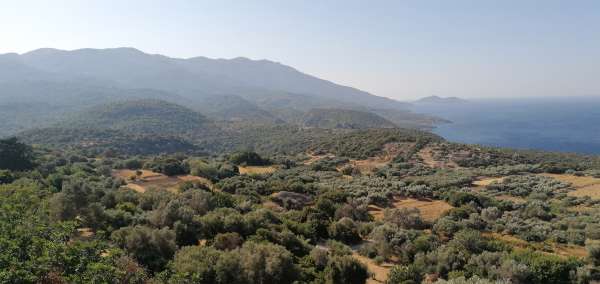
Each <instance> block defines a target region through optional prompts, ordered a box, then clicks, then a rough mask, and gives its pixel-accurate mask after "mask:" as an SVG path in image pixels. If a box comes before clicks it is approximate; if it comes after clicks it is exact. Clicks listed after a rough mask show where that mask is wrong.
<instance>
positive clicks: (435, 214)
mask: <svg viewBox="0 0 600 284" xmlns="http://www.w3.org/2000/svg"><path fill="white" fill-rule="evenodd" d="M393 207H394V208H417V209H419V212H420V214H421V218H423V220H425V221H435V220H437V219H438V218H439V217H441V216H442V215H443V214H444V213H446V211H448V210H450V209H452V208H454V207H452V206H451V205H450V204H448V203H446V202H445V201H442V200H431V199H414V198H394V206H393ZM384 210H385V208H381V207H378V206H375V205H369V212H370V213H371V215H372V216H373V218H375V220H381V219H383V212H384Z"/></svg>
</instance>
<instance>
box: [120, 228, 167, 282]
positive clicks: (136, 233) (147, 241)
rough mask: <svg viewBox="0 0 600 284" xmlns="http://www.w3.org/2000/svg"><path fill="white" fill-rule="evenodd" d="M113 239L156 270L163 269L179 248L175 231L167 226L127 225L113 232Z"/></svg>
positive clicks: (144, 263)
mask: <svg viewBox="0 0 600 284" xmlns="http://www.w3.org/2000/svg"><path fill="white" fill-rule="evenodd" d="M111 239H112V240H113V241H114V242H115V243H116V244H117V245H119V246H120V247H121V248H123V249H124V250H125V251H127V252H128V253H130V254H131V255H132V256H133V257H134V258H135V259H136V260H137V261H139V262H140V263H141V264H142V265H144V266H146V267H147V268H148V269H149V270H150V271H154V272H158V271H161V270H162V269H163V268H164V267H165V265H166V264H167V262H169V260H170V259H171V257H173V255H174V254H175V251H176V250H177V246H176V244H175V232H173V231H172V230H169V229H166V228H164V229H160V230H158V229H152V228H149V227H146V226H135V227H125V228H121V229H119V230H117V231H115V232H113V233H112V236H111Z"/></svg>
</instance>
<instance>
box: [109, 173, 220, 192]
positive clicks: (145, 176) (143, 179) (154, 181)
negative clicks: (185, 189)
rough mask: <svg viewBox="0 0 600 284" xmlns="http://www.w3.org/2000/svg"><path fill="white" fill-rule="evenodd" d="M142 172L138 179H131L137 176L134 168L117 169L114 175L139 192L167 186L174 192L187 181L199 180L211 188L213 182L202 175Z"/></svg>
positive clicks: (166, 187)
mask: <svg viewBox="0 0 600 284" xmlns="http://www.w3.org/2000/svg"><path fill="white" fill-rule="evenodd" d="M141 172H142V174H141V175H139V176H137V178H136V179H131V177H132V176H136V171H133V170H117V171H114V172H113V176H114V177H118V178H121V179H123V180H124V181H125V182H127V185H126V186H127V187H128V188H131V189H133V190H135V191H137V192H145V191H146V190H148V189H150V188H165V189H168V190H170V191H173V192H177V191H178V190H179V185H180V184H182V183H184V182H186V181H199V182H202V183H204V184H206V185H208V186H209V187H210V188H212V183H211V182H210V181H209V180H207V179H205V178H201V177H197V176H190V175H183V176H172V177H170V176H166V175H163V174H160V173H155V172H152V171H147V170H142V171H141Z"/></svg>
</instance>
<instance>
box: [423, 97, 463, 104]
mask: <svg viewBox="0 0 600 284" xmlns="http://www.w3.org/2000/svg"><path fill="white" fill-rule="evenodd" d="M466 102H467V100H464V99H461V98H457V97H446V98H443V97H438V96H429V97H424V98H421V99H418V100H416V101H414V102H413V103H415V104H456V103H466Z"/></svg>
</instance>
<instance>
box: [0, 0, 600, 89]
mask: <svg viewBox="0 0 600 284" xmlns="http://www.w3.org/2000/svg"><path fill="white" fill-rule="evenodd" d="M0 7H2V8H1V9H0V53H9V52H17V53H24V52H27V51H31V50H34V49H37V48H42V47H53V48H59V49H68V50H71V49H78V48H86V47H93V48H110V47H124V46H125V47H135V48H138V49H140V50H142V51H144V52H147V53H159V54H164V55H167V56H171V57H184V58H185V57H194V56H206V57H211V58H234V57H239V56H244V57H248V58H251V59H269V60H273V61H277V62H281V63H283V64H286V65H290V66H292V67H294V68H296V69H298V70H300V71H302V72H305V73H308V74H311V75H314V76H317V77H320V78H324V79H327V80H331V81H334V82H336V83H339V84H343V85H348V86H352V87H356V88H359V89H362V90H365V91H368V92H371V93H373V94H376V95H380V96H387V97H391V98H395V99H399V100H410V99H414V98H418V97H423V96H430V95H438V96H458V97H464V98H477V97H523V96H600V1H595V0H590V1H585V0H582V1H577V0H573V1H569V0H564V1H553V0H538V1H532V0H515V1H511V0H498V1H492V0H489V1H488V0H471V1H466V0H446V1H443V0H440V1H427V0H415V1H401V0H395V1H394V0H392V1H384V0H381V1H377V0H373V1H366V0H365V1H355V0H340V1H333V0H313V1H306V0H304V1H302V0H298V1H296V0H284V1H282V0H265V1H251V0H239V1H232V0H219V1H215V0H212V1H199V0H196V1H193V0H189V1H185V0H169V1H167V0H165V1H152V0H146V1H138V0H102V1H100V0H98V1H95V0H52V1H50V0H39V1H31V0H19V1H13V0H0Z"/></svg>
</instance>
